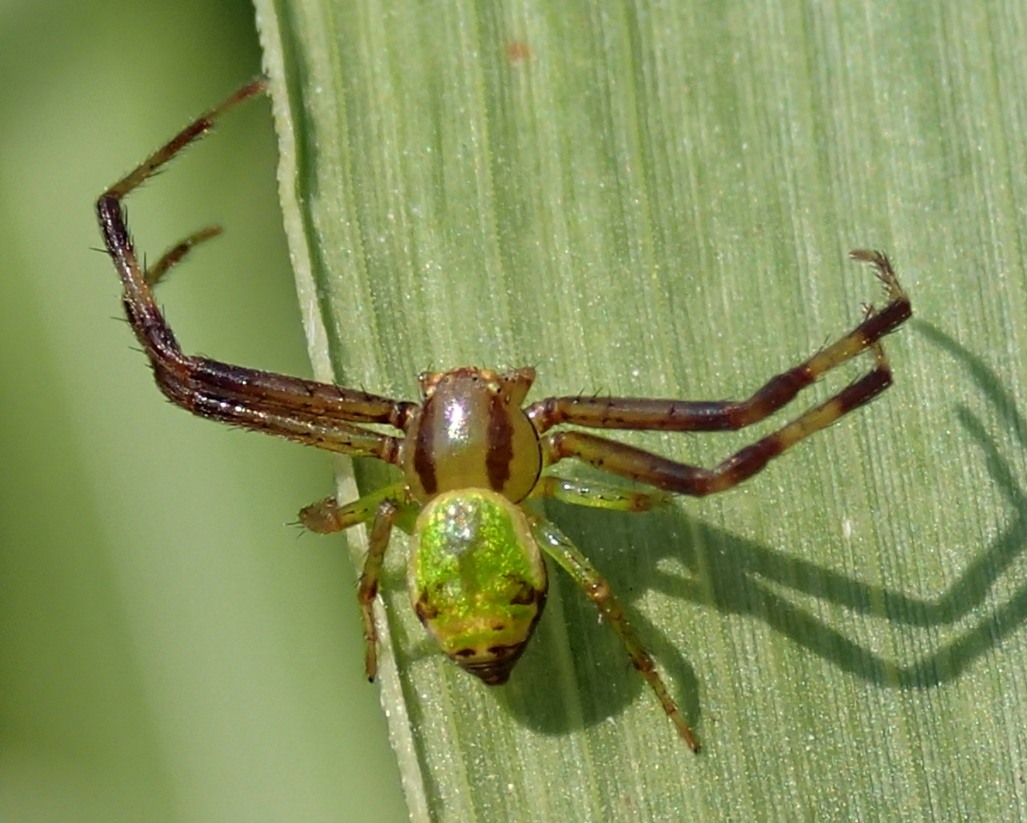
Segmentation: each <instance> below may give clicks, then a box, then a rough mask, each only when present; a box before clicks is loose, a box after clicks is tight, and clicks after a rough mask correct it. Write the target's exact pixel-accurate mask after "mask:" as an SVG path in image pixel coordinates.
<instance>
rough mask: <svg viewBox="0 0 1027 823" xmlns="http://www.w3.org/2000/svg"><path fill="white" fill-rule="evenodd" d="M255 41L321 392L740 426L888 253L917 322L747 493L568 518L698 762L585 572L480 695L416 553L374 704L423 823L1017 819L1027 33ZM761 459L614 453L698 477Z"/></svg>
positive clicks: (753, 6)
mask: <svg viewBox="0 0 1027 823" xmlns="http://www.w3.org/2000/svg"><path fill="white" fill-rule="evenodd" d="M257 6H258V10H259V18H260V23H261V26H262V32H263V41H264V45H265V50H266V51H265V53H266V61H267V65H268V68H269V72H270V74H271V77H272V85H273V97H274V100H275V111H276V122H277V126H278V129H279V134H280V138H281V145H282V165H281V188H282V198H283V203H284V208H285V215H286V224H287V229H288V232H289V236H290V244H291V249H292V253H293V258H294V261H295V265H296V270H297V278H298V282H299V287H300V290H301V300H302V302H303V304H304V305H305V306H306V308H307V318H306V319H307V327H308V332H309V334H310V339H311V351H312V354H313V358H314V362H315V369H316V370H317V371H318V373H319V375H320V376H321V377H322V378H326V379H329V378H330V379H334V380H337V381H339V382H340V383H342V384H345V385H354V386H363V387H366V388H368V389H369V390H372V391H376V392H381V393H387V394H392V395H396V396H402V397H404V398H410V397H415V396H416V375H417V374H418V372H420V371H422V370H424V369H426V368H429V367H432V368H449V367H454V366H458V365H468V364H473V365H490V366H501V367H505V366H518V365H533V366H535V367H536V368H537V369H538V372H539V380H538V382H537V384H536V388H535V392H534V394H533V397H536V398H538V397H544V396H546V395H550V394H565V393H574V392H578V391H582V392H600V393H611V394H614V395H638V396H670V397H673V396H681V397H688V398H696V399H702V398H709V399H715V398H720V397H732V396H744V395H745V394H747V393H749V392H751V391H752V390H753V389H755V388H756V387H757V386H759V385H760V384H761V383H762V382H763V381H764V380H765V379H766V378H767V377H769V376H770V375H772V374H774V373H776V372H778V371H781V370H783V369H785V368H787V367H789V366H791V365H793V364H795V363H796V362H798V361H799V360H800V359H802V358H803V357H805V356H807V355H808V354H809V353H810V352H811V351H813V350H815V349H816V348H817V347H818V346H819V345H822V344H823V343H824V342H825V341H827V340H829V339H832V338H834V337H836V336H837V335H839V334H841V333H843V332H844V331H847V330H848V328H850V327H851V326H852V325H853V324H854V323H855V322H857V321H858V319H859V318H860V316H861V311H862V309H861V304H862V303H864V302H869V301H873V300H880V299H881V296H880V294H879V293H878V286H877V284H876V283H875V282H874V280H873V278H872V277H871V276H870V273H869V272H868V271H866V270H865V269H864V268H862V267H856V266H853V265H852V264H850V263H848V262H847V261H846V255H847V253H848V251H849V250H850V249H852V248H860V247H872V248H878V247H879V248H883V249H885V250H887V251H888V252H889V253H890V254H891V255H892V256H893V259H894V261H895V263H896V266H897V268H898V272H899V276H900V278H901V279H902V280H903V282H904V284H905V285H906V287H907V289H908V290H909V291H910V293H911V295H912V297H913V304H914V309H915V311H916V313H917V314H918V316H919V319H918V320H916V321H915V322H914V323H912V324H910V325H909V326H908V327H906V328H904V329H903V330H902V331H901V332H900V333H899V334H897V335H895V336H893V337H892V338H890V339H889V340H888V341H887V351H888V354H889V357H890V358H891V360H892V363H893V366H894V369H895V374H896V383H897V385H896V387H895V388H894V389H893V390H892V391H890V392H888V393H887V394H886V395H885V396H884V397H883V398H882V399H881V400H880V401H878V402H876V403H875V404H874V405H873V406H871V407H870V408H868V409H865V410H861V411H860V412H859V413H857V414H855V415H853V416H852V417H849V418H847V419H845V420H844V421H843V422H842V423H840V424H839V425H837V426H836V427H834V428H833V429H832V430H830V431H829V432H826V433H823V434H820V435H818V436H816V437H815V438H814V439H813V440H811V441H809V442H807V443H804V444H802V445H801V446H799V447H798V448H796V449H795V451H794V452H791V453H789V454H788V455H787V456H786V457H784V458H782V459H781V460H780V461H778V462H775V463H774V464H773V465H772V466H771V467H769V468H768V469H767V470H766V472H765V473H763V474H761V475H760V476H759V477H757V478H755V479H754V480H752V481H750V482H749V483H747V484H746V485H744V486H743V487H741V488H739V489H736V490H733V491H731V492H729V493H727V494H724V495H721V496H718V497H716V498H711V499H707V500H703V501H702V502H701V503H697V502H695V501H689V500H682V501H681V502H680V503H679V504H677V505H675V506H674V508H673V509H672V510H670V511H668V512H665V513H659V514H652V515H645V516H641V515H639V516H629V515H622V514H614V513H601V512H596V511H591V510H571V509H568V508H566V507H557V506H555V505H554V506H551V507H550V508H549V513H550V515H551V516H552V517H553V519H554V520H555V521H556V522H557V523H558V525H559V526H560V528H561V529H562V530H563V531H565V532H566V533H567V534H568V535H570V536H571V537H572V538H573V539H574V540H575V541H576V543H577V544H578V545H579V546H580V547H581V548H582V549H583V551H584V552H585V553H586V554H587V555H588V556H589V557H590V559H591V560H592V561H593V562H594V563H595V565H596V566H597V567H598V568H599V569H600V570H601V571H602V572H603V573H604V574H605V575H606V576H607V577H608V579H609V580H610V581H611V583H612V585H613V586H614V588H615V590H616V591H618V592H619V593H620V596H621V598H622V599H623V600H625V601H626V603H627V606H628V611H629V615H630V618H631V620H632V621H633V623H634V624H635V626H636V628H637V629H638V631H639V633H640V634H641V635H642V636H643V637H644V638H645V639H646V640H647V641H648V642H649V643H650V644H651V645H652V648H653V650H654V652H655V654H656V656H657V659H658V661H659V665H660V666H661V669H662V670H663V671H664V672H665V673H666V675H667V676H668V678H669V680H670V681H671V683H672V690H673V691H674V692H675V694H677V695H678V696H679V699H680V700H681V702H682V704H683V706H684V707H685V711H686V714H687V715H688V716H689V717H690V718H691V720H692V721H693V722H694V723H695V725H696V726H697V729H698V731H699V734H700V736H701V737H702V739H703V741H704V744H705V750H704V752H703V753H702V755H701V756H700V757H698V758H696V757H692V756H691V755H690V754H689V753H688V751H687V750H686V749H685V748H684V747H683V746H682V744H681V742H680V741H679V740H678V739H677V737H676V736H675V734H674V732H673V729H672V727H671V726H670V724H669V723H668V722H667V720H666V718H665V717H664V716H663V714H662V712H661V711H660V709H659V707H658V706H657V705H656V703H655V701H654V700H653V698H652V696H651V695H650V694H649V692H648V691H647V690H646V689H645V688H644V686H643V684H642V682H641V679H640V678H639V677H638V676H637V674H636V673H635V672H633V671H632V670H631V669H630V668H629V667H628V666H627V665H626V660H625V658H624V655H623V651H622V649H621V648H620V647H619V645H618V642H617V640H616V638H615V637H614V636H613V633H612V632H611V631H610V629H609V627H607V626H604V625H597V620H596V615H595V612H594V610H593V609H592V607H591V605H590V604H589V603H588V602H587V601H586V600H585V598H583V597H582V596H581V594H580V593H579V592H578V591H577V590H576V589H575V587H574V586H573V584H572V583H571V582H570V581H567V580H565V579H563V578H561V577H560V576H559V574H558V573H556V572H554V575H553V576H554V586H553V589H554V590H553V592H552V595H551V599H550V604H549V606H548V609H547V613H546V615H545V616H544V618H543V620H542V623H541V625H540V629H539V636H538V637H537V639H536V640H535V641H534V644H533V646H532V647H531V649H530V650H529V651H528V653H527V654H526V656H525V658H524V660H523V661H522V662H521V663H520V664H519V667H518V669H517V670H516V671H515V672H514V675H513V678H512V679H511V681H510V683H509V684H508V685H507V686H504V687H502V688H495V689H489V688H487V687H485V686H483V685H482V684H480V683H478V682H476V681H474V680H473V679H472V678H470V677H468V676H467V675H465V674H464V673H462V672H460V671H458V670H457V669H456V667H454V666H452V665H451V664H450V663H449V662H447V661H446V660H444V659H442V657H441V656H440V655H439V654H438V653H437V652H436V651H434V650H433V649H432V648H431V647H430V645H429V644H428V643H427V642H426V638H425V635H424V633H423V631H422V629H421V628H420V626H419V624H418V623H417V620H416V618H415V617H414V615H413V612H412V610H411V609H410V607H409V604H408V602H407V600H406V593H405V584H404V571H403V568H404V555H405V552H404V549H403V547H402V546H401V545H400V543H399V542H397V545H396V546H395V547H394V548H393V550H392V552H391V553H390V556H389V558H388V564H387V569H386V573H385V579H384V586H383V588H384V591H383V597H384V614H385V615H387V617H388V626H389V636H388V638H387V642H386V643H385V649H384V651H385V652H386V655H387V656H388V655H395V666H392V665H389V666H387V667H386V670H385V671H384V672H383V676H382V678H381V680H382V690H383V702H384V704H385V708H386V711H387V713H388V715H389V719H390V724H391V733H392V737H393V743H394V746H395V747H396V749H397V752H398V755H399V758H400V765H401V769H402V771H403V775H404V783H405V788H406V792H407V797H408V801H409V804H410V808H411V813H412V815H413V817H414V819H429V818H431V819H440V820H460V821H471V820H482V821H486V820H487V821H499V820H525V819H536V820H587V819H595V820H619V819H652V820H678V819H725V820H729V819H733V820H762V819H787V820H791V819H797V818H802V819H817V820H849V819H853V818H856V817H876V816H878V815H885V816H888V817H890V818H893V819H895V818H905V819H927V818H933V819H939V820H951V819H1003V818H1004V819H1010V818H1018V817H1023V816H1024V815H1025V814H1027V790H1025V788H1024V782H1023V775H1022V767H1021V764H1022V762H1023V758H1024V754H1025V751H1024V750H1025V744H1024V737H1023V733H1022V727H1023V719H1024V717H1025V711H1027V697H1025V691H1027V689H1025V685H1024V679H1023V677H1022V675H1021V669H1022V666H1021V661H1022V660H1023V657H1024V652H1025V648H1024V647H1025V639H1027V635H1025V632H1024V631H1023V622H1024V617H1025V615H1027V589H1025V588H1024V585H1023V583H1022V582H1021V581H1022V580H1023V579H1024V574H1025V572H1027V559H1025V558H1024V557H1023V554H1024V553H1023V548H1024V545H1025V543H1027V525H1025V523H1024V521H1023V513H1024V512H1025V511H1027V506H1025V501H1024V491H1023V486H1024V482H1025V470H1027V466H1025V460H1024V454H1025V449H1024V446H1025V441H1027V423H1025V422H1024V418H1023V416H1022V413H1021V412H1020V411H1019V410H1020V409H1023V408H1024V400H1025V393H1027V387H1025V384H1027V379H1025V372H1024V368H1023V365H1022V361H1021V359H1020V358H1021V352H1023V351H1024V344H1025V342H1027V341H1025V336H1027V333H1025V329H1027V299H1025V297H1027V288H1025V283H1024V274H1023V272H1024V270H1025V269H1024V260H1023V249H1024V247H1025V244H1024V242H1023V240H1024V238H1023V234H1024V220H1023V212H1022V209H1021V208H1020V205H1019V204H1022V203H1023V202H1027V191H1025V189H1027V185H1025V176H1024V169H1025V168H1027V162H1025V160H1027V158H1025V156H1024V155H1025V144H1024V140H1023V134H1024V133H1027V123H1025V122H1024V120H1025V116H1027V115H1025V109H1024V108H1023V106H1022V105H1020V102H1019V101H1022V100H1024V99H1027V95H1025V93H1024V92H1025V91H1027V89H1025V85H1027V84H1025V78H1027V70H1025V68H1024V63H1023V61H1022V60H1021V59H1019V58H1018V56H1017V55H1018V53H1019V52H1018V50H1019V48H1020V44H1021V43H1022V42H1023V39H1024V34H1025V32H1024V28H1025V19H1024V16H1023V11H1022V10H1020V9H1019V8H1018V7H1008V8H1007V7H1002V6H999V5H997V4H974V5H971V4H959V5H949V6H946V7H941V8H936V7H928V6H926V5H924V4H919V3H914V2H909V0H907V1H906V2H898V3H895V2H888V3H884V2H879V3H874V2H865V3H846V4H840V3H839V4H808V5H805V4H783V5H782V4H778V3H774V2H768V0H751V2H737V3H728V4H710V3H703V2H675V3H665V4H642V3H624V4H612V3H600V4H591V3H578V2H570V3H562V4H545V3H502V2H500V3H488V4H485V3H473V2H453V3H440V4H424V3H420V4H410V5H407V6H402V7H393V6H394V4H382V5H379V4H376V3H373V2H360V1H359V0H358V2H348V3H332V2H327V0H326V1H325V2H309V3H302V4H290V3H284V2H278V3H274V2H268V1H267V0H261V1H260V2H258V3H257ZM863 365H865V364H863ZM857 373H858V369H857V368H856V367H854V368H853V369H849V370H846V371H845V374H843V375H834V376H832V378H831V379H829V380H827V381H825V385H824V386H822V387H819V388H818V389H816V390H814V391H812V392H810V394H812V395H813V397H804V398H803V399H802V400H801V401H798V402H797V403H796V406H797V407H799V406H805V405H807V404H809V403H811V402H813V399H814V398H823V397H826V396H827V395H828V394H830V393H831V391H832V390H835V391H836V390H837V389H839V388H840V387H841V386H843V385H844V384H845V382H846V380H849V379H852V377H853V376H854V375H855V374H857ZM781 419H782V420H784V419H787V414H785V415H782V418H781ZM770 428H772V424H769V423H768V424H764V425H761V426H760V427H758V429H759V431H758V432H756V433H753V432H742V433H736V434H714V435H708V436H704V437H699V436H683V435H666V436H649V437H639V436H625V438H624V439H626V440H630V441H632V442H639V443H643V444H646V445H647V446H648V447H651V448H654V449H657V450H659V451H661V452H662V453H665V454H668V455H670V456H673V457H675V458H677V459H680V460H686V461H689V462H695V463H699V464H703V465H710V464H713V463H716V462H718V461H719V460H720V459H722V458H723V457H724V456H726V455H727V454H729V453H731V451H733V450H734V449H736V448H739V447H740V446H741V445H743V444H745V443H747V442H751V441H752V440H753V439H755V438H756V437H758V436H759V435H760V434H762V433H764V432H765V431H767V430H769V429H770ZM358 476H359V477H360V480H361V484H360V485H361V487H362V488H363V490H364V491H366V490H368V489H369V488H371V487H372V486H373V485H374V484H376V483H380V482H382V477H383V473H382V472H381V471H378V470H376V469H374V468H365V467H359V471H358ZM343 486H344V490H345V493H346V494H348V495H355V494H356V493H357V492H356V488H355V487H354V485H353V483H352V482H349V481H347V482H344V484H343ZM355 542H356V541H355V540H354V543H355ZM356 554H357V557H359V549H358V550H357V552H356ZM885 810H887V811H885Z"/></svg>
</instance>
